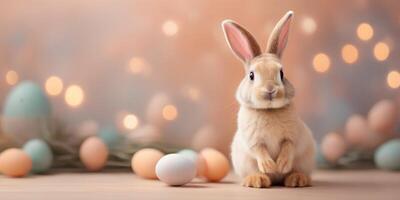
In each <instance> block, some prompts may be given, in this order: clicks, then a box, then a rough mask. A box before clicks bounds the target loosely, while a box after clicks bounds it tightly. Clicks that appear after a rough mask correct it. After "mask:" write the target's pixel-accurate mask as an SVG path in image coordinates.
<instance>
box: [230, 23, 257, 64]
mask: <svg viewBox="0 0 400 200" xmlns="http://www.w3.org/2000/svg"><path fill="white" fill-rule="evenodd" d="M225 32H226V35H227V37H228V41H229V44H230V46H231V48H232V49H233V51H234V52H235V53H236V54H237V56H239V57H240V58H242V59H243V60H244V61H249V60H250V59H252V58H253V57H254V54H253V51H252V50H251V47H250V43H249V40H248V39H247V37H246V36H245V35H244V34H243V33H242V32H241V31H240V30H239V29H238V28H237V27H236V26H235V25H233V24H226V25H225Z"/></svg>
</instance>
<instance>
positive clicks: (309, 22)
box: [301, 17, 317, 34]
mask: <svg viewBox="0 0 400 200" xmlns="http://www.w3.org/2000/svg"><path fill="white" fill-rule="evenodd" d="M301 29H302V30H303V32H304V33H306V34H313V33H314V32H315V30H317V23H316V22H315V20H314V19H313V18H311V17H304V18H303V19H302V21H301Z"/></svg>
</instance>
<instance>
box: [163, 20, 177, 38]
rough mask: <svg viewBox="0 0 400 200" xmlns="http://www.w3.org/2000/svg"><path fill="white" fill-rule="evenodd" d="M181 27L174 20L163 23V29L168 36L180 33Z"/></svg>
mask: <svg viewBox="0 0 400 200" xmlns="http://www.w3.org/2000/svg"><path fill="white" fill-rule="evenodd" d="M178 30H179V27H178V24H177V23H176V22H175V21H174V20H167V21H165V22H164V23H163V25H162V31H163V32H164V34H165V35H167V36H174V35H175V34H177V33H178Z"/></svg>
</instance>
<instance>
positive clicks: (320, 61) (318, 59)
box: [313, 53, 331, 73]
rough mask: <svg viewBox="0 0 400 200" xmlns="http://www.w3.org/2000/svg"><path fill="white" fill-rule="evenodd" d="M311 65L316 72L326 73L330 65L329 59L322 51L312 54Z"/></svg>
mask: <svg viewBox="0 0 400 200" xmlns="http://www.w3.org/2000/svg"><path fill="white" fill-rule="evenodd" d="M313 66H314V70H315V71H316V72H319V73H326V72H327V71H328V70H329V68H330V66H331V60H330V59H329V57H328V55H326V54H324V53H318V54H317V55H315V56H314V59H313Z"/></svg>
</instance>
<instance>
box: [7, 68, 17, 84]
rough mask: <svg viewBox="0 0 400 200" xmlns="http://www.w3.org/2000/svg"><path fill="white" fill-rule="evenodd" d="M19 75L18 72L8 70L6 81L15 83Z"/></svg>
mask: <svg viewBox="0 0 400 200" xmlns="http://www.w3.org/2000/svg"><path fill="white" fill-rule="evenodd" d="M18 80H19V76H18V73H17V72H16V71H14V70H10V71H8V72H7V73H6V82H7V84H9V85H15V84H17V83H18Z"/></svg>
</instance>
